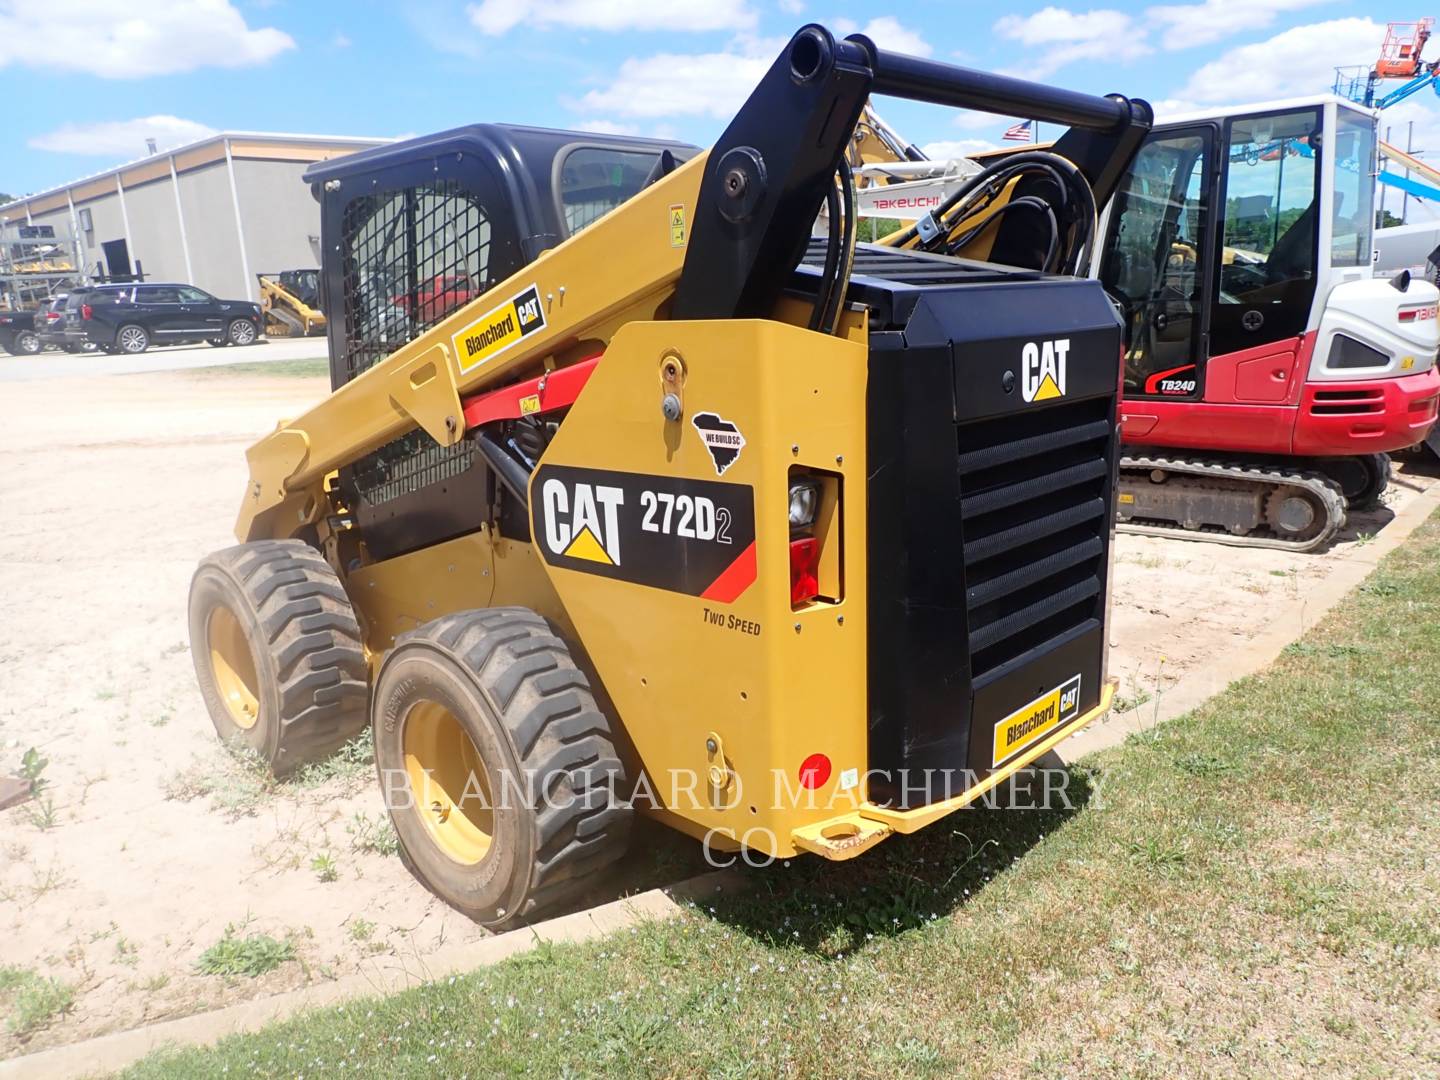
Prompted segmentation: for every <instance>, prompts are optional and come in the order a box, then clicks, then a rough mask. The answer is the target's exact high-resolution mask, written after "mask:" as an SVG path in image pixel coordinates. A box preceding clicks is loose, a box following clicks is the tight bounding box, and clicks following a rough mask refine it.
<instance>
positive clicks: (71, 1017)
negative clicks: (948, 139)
mask: <svg viewBox="0 0 1440 1080" xmlns="http://www.w3.org/2000/svg"><path fill="white" fill-rule="evenodd" d="M325 392H326V386H325V384H324V383H323V382H322V381H321V380H318V379H308V378H277V377H274V376H255V375H249V376H244V377H241V376H226V375H215V374H199V373H173V374H164V375H155V374H149V375H130V376H119V377H114V378H108V379H99V380H90V381H85V382H81V381H72V380H69V379H54V380H44V381H34V382H27V383H23V384H15V385H12V386H8V387H6V388H5V390H4V393H3V395H0V512H3V520H4V526H3V528H0V597H3V598H4V606H3V614H4V618H3V620H0V773H8V772H10V771H11V770H12V769H13V768H14V767H15V766H17V765H18V764H19V761H20V758H21V755H22V754H23V753H24V752H25V750H26V749H27V748H29V747H32V746H33V747H35V748H37V749H38V750H39V752H40V754H41V755H43V756H44V757H45V758H47V759H48V765H47V766H46V768H45V770H44V772H43V778H44V779H45V780H46V781H47V782H48V786H47V788H46V791H45V795H46V797H47V798H46V800H42V801H41V802H38V803H37V802H33V801H32V802H31V803H28V804H25V805H22V806H19V807H16V808H13V809H11V810H7V811H4V812H3V813H0V967H3V966H4V965H17V966H20V967H24V968H30V969H34V970H35V971H37V972H38V973H39V974H40V975H42V976H46V977H54V978H58V979H60V980H63V981H64V982H66V983H69V984H71V985H73V986H74V987H75V990H76V996H75V1005H74V1008H73V1010H72V1011H71V1012H70V1013H69V1014H68V1015H66V1016H65V1017H63V1018H62V1019H60V1020H59V1021H57V1022H56V1023H54V1024H53V1025H51V1026H49V1027H46V1028H43V1029H41V1030H39V1031H38V1032H36V1033H34V1034H33V1036H31V1037H30V1038H29V1039H28V1041H24V1042H22V1041H21V1040H20V1039H18V1038H16V1037H15V1036H13V1035H12V1034H10V1033H9V1032H7V1031H3V1030H0V1058H4V1057H9V1056H13V1055H16V1054H19V1053H24V1052H27V1051H31V1050H35V1049H39V1048H41V1047H43V1046H47V1045H54V1044H57V1043H64V1042H71V1041H75V1040H78V1039H81V1038H85V1037H88V1036H91V1035H95V1034H100V1033H102V1032H105V1031H109V1030H115V1029H119V1028H124V1027H131V1026H134V1025H137V1024H141V1023H148V1022H153V1021H155V1020H159V1019H163V1018H168V1017H173V1016H177V1015H182V1014H185V1013H190V1012H195V1011H199V1010H202V1009H207V1008H212V1007H215V1006H218V1005H221V1004H228V1003H230V1002H233V1001H236V1000H240V999H243V998H247V997H251V996H255V995H257V994H264V993H269V992H274V991H277V990H280V989H288V988H290V987H293V986H297V985H301V984H304V983H306V982H308V981H313V980H320V979H327V978H335V977H338V976H341V975H345V974H349V973H351V972H354V971H357V970H363V969H364V966H365V965H367V964H376V963H381V964H387V965H388V964H397V965H406V966H409V967H412V968H415V969H418V970H423V968H424V964H425V958H426V956H427V955H428V954H431V953H433V952H434V951H435V950H436V949H437V948H438V947H440V946H441V945H442V944H443V943H446V942H453V941H457V940H458V941H465V940H470V939H474V938H477V937H480V936H483V935H484V931H482V930H481V929H479V928H478V927H476V926H475V925H474V924H472V923H470V922H469V921H467V920H465V919H463V918H462V917H460V916H458V915H456V914H455V913H454V912H452V911H450V910H449V909H448V908H446V907H445V906H444V905H442V904H440V903H439V902H438V901H435V900H434V899H432V898H431V897H430V895H429V894H428V893H427V892H426V891H425V890H424V889H423V888H421V887H420V886H419V885H418V884H416V883H415V882H414V881H413V879H412V878H411V877H410V875H409V874H408V873H407V872H406V871H405V869H404V868H403V867H402V866H401V864H400V861H399V860H398V859H397V858H395V857H394V856H393V854H391V853H390V852H389V850H388V848H387V840H388V839H389V836H388V827H387V826H385V825H384V817H383V808H382V806H381V803H380V798H379V793H378V791H377V790H376V788H375V785H374V783H373V773H372V772H371V771H370V767H369V766H368V765H365V764H363V763H358V764H357V763H353V762H352V763H348V764H347V763H343V762H342V763H340V764H339V765H335V766H333V767H331V768H328V769H326V770H325V771H323V772H322V773H317V774H314V775H311V776H309V777H308V778H306V779H302V781H300V782H299V783H293V784H287V785H284V786H283V787H280V788H278V789H277V788H275V787H274V786H273V785H269V784H267V783H266V782H265V781H264V780H263V778H261V777H260V776H259V774H257V773H254V772H251V771H247V770H246V769H245V768H243V767H242V766H240V765H237V764H236V763H235V762H234V761H233V760H232V759H231V758H230V757H229V756H228V755H226V754H225V752H224V751H223V750H222V749H221V748H220V747H219V746H218V745H217V743H216V741H215V739H214V734H213V729H212V727H211V725H210V722H209V720H208V718H207V716H206V714H205V711H204V707H203V705H202V703H201V700H200V696H199V694H198V692H197V691H196V689H195V685H194V673H193V669H192V666H191V659H190V655H189V651H188V645H187V631H186V626H185V600H186V591H187V587H188V584H189V579H190V575H191V572H192V571H193V568H194V566H195V562H196V559H197V558H198V557H199V556H201V555H203V554H204V553H205V552H207V551H210V550H213V549H215V548H219V547H223V546H225V545H227V544H230V543H233V542H234V541H233V537H232V535H231V533H230V527H231V524H232V522H233V521H234V517H235V512H236V509H237V507H238V505H239V499H240V494H241V492H242V489H243V484H244V479H245V465H244V456H243V450H244V448H245V446H246V445H248V444H249V443H250V442H252V441H253V440H254V438H255V437H256V436H257V435H258V434H259V433H262V432H263V431H265V430H267V429H269V428H270V427H271V425H273V424H274V422H275V421H276V420H277V419H278V418H280V417H283V416H287V415H294V414H295V413H297V412H298V411H300V410H301V409H303V408H304V407H305V406H306V405H307V404H309V403H310V402H312V401H314V400H316V399H318V398H319V397H321V396H323V395H324V393H325ZM1397 479H1398V483H1397V484H1396V485H1394V486H1392V488H1391V491H1390V493H1389V495H1388V498H1389V500H1390V501H1391V503H1392V506H1393V505H1398V504H1399V502H1401V501H1403V500H1405V499H1407V498H1409V497H1412V496H1413V493H1414V491H1415V490H1417V488H1418V486H1420V485H1423V484H1427V483H1429V482H1431V481H1429V480H1428V479H1425V478H1423V477H1411V476H1408V475H1404V474H1402V475H1401V476H1399V477H1398V478H1397ZM1391 516H1392V514H1391V512H1390V510H1389V509H1382V510H1380V511H1378V512H1376V513H1373V514H1369V515H1366V516H1364V517H1363V518H1359V519H1357V520H1356V521H1354V522H1353V523H1352V525H1351V526H1350V528H1349V530H1348V532H1347V534H1346V539H1345V541H1344V543H1363V542H1365V541H1364V537H1366V536H1368V535H1373V534H1374V533H1375V532H1376V531H1378V530H1379V529H1380V528H1382V527H1383V526H1384V524H1385V522H1386V521H1388V520H1389V519H1390V517H1391ZM1326 566H1327V560H1326V559H1325V558H1324V557H1317V556H1304V555H1289V554H1286V553H1283V552H1274V551H1241V550H1237V549H1233V548H1225V547H1220V546H1215V545H1207V544H1196V543H1187V542H1182V541H1174V540H1164V539H1157V538H1151V537H1136V536H1127V537H1122V538H1121V540H1120V542H1119V545H1118V550H1117V554H1116V575H1115V576H1116V588H1115V604H1114V632H1113V635H1112V641H1113V645H1114V654H1113V657H1112V661H1111V671H1112V673H1114V674H1118V675H1120V676H1121V677H1122V679H1123V680H1124V683H1125V685H1124V686H1123V687H1122V692H1123V693H1124V694H1125V695H1126V696H1127V699H1128V702H1127V703H1129V704H1133V703H1134V702H1136V701H1140V700H1143V699H1144V697H1145V696H1146V695H1147V694H1151V693H1153V692H1154V689H1155V685H1156V680H1157V678H1158V679H1159V680H1160V683H1161V686H1162V689H1163V686H1166V685H1170V684H1172V683H1173V681H1174V680H1176V679H1178V678H1179V677H1181V676H1183V674H1184V673H1185V672H1186V671H1187V670H1190V669H1192V668H1193V667H1195V666H1196V665H1197V664H1199V663H1202V662H1203V661H1204V659H1205V658H1206V657H1207V656H1213V655H1215V654H1216V653H1217V652H1220V651H1222V650H1224V649H1226V648H1228V647H1230V646H1232V645H1234V644H1236V643H1240V642H1243V641H1244V640H1245V639H1246V638H1248V637H1251V636H1253V635H1254V634H1255V633H1256V632H1257V631H1258V630H1260V629H1263V626H1264V621H1265V610H1266V604H1267V602H1270V601H1273V600H1275V599H1278V598H1286V597H1293V596H1298V595H1303V594H1304V592H1305V591H1306V590H1307V588H1309V587H1311V586H1312V585H1313V583H1314V582H1316V581H1317V580H1319V579H1320V578H1322V577H1323V576H1324V574H1325V573H1326ZM646 857H647V858H648V859H649V860H650V862H651V863H652V864H654V863H655V862H656V860H657V857H656V856H655V855H654V854H653V853H651V854H648V855H647V856H646ZM652 869H653V866H652ZM612 895H613V894H612ZM227 926H234V927H236V928H243V930H240V931H239V932H241V933H251V932H256V933H266V934H269V935H271V936H273V937H275V938H277V939H280V940H288V941H289V942H290V944H291V945H292V946H293V949H294V953H295V957H296V959H295V961H294V962H289V963H284V964H282V965H281V966H280V967H279V968H278V969H276V970H274V971H272V972H270V973H269V974H266V975H262V976H261V977H259V978H258V979H247V978H242V979H238V980H231V981H227V980H226V979H225V978H223V977H221V976H217V975H205V974H201V973H200V972H199V971H198V970H197V968H196V963H197V960H198V958H199V956H200V954H201V953H202V952H203V951H204V950H206V949H207V948H209V947H210V946H212V945H214V944H215V943H216V942H217V941H219V940H220V939H221V937H222V935H223V934H224V933H225V931H226V927H227Z"/></svg>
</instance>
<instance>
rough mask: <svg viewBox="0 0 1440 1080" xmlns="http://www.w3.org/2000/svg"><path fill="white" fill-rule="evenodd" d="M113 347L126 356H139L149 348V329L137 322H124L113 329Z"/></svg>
mask: <svg viewBox="0 0 1440 1080" xmlns="http://www.w3.org/2000/svg"><path fill="white" fill-rule="evenodd" d="M115 348H116V350H117V351H118V352H122V353H125V354H126V355H127V356H139V355H140V354H141V353H143V352H144V351H145V350H146V349H148V348H150V331H148V330H146V329H145V328H144V327H143V326H141V325H139V324H138V323H126V324H125V325H124V326H122V327H120V329H119V330H116V331H115Z"/></svg>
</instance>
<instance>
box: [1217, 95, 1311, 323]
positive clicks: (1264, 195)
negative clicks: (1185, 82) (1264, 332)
mask: <svg viewBox="0 0 1440 1080" xmlns="http://www.w3.org/2000/svg"><path fill="white" fill-rule="evenodd" d="M1318 120H1319V117H1318V116H1317V115H1316V114H1315V112H1313V111H1311V110H1308V109H1307V110H1306V111H1304V112H1296V113H1285V114H1280V115H1272V116H1261V117H1245V118H1243V119H1239V120H1234V121H1231V124H1230V153H1229V164H1228V177H1227V183H1226V188H1225V254H1224V260H1223V265H1222V267H1221V272H1220V297H1219V299H1220V303H1222V304H1253V303H1255V302H1256V300H1257V299H1260V298H1262V297H1263V298H1265V299H1273V295H1274V294H1276V293H1277V292H1278V291H1279V289H1280V288H1281V287H1283V286H1284V284H1285V283H1287V282H1301V281H1309V280H1311V279H1313V277H1314V275H1315V233H1316V228H1315V226H1316V218H1317V216H1318V215H1317V209H1318V205H1319V201H1320V198H1319V195H1320V193H1319V185H1318V184H1317V183H1316V181H1317V179H1318V174H1317V170H1316V159H1317V157H1318V156H1319V154H1318V153H1317V144H1318V143H1319V141H1320V140H1319V139H1318V138H1316V136H1317V135H1318V134H1319V132H1318V130H1317V128H1318Z"/></svg>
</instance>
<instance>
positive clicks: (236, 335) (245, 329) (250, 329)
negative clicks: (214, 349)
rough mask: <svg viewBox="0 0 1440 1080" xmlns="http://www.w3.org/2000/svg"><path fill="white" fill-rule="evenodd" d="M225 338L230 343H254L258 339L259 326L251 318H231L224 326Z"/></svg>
mask: <svg viewBox="0 0 1440 1080" xmlns="http://www.w3.org/2000/svg"><path fill="white" fill-rule="evenodd" d="M225 340H226V341H228V342H230V344H232V345H254V344H255V342H257V341H259V340H260V327H258V326H256V325H255V323H254V321H253V320H251V319H232V320H231V321H230V325H229V326H227V327H226V328H225Z"/></svg>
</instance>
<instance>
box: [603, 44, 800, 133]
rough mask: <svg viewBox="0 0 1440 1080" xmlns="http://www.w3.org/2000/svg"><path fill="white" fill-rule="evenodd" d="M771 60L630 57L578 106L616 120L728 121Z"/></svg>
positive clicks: (724, 56) (728, 54) (669, 55)
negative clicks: (675, 118)
mask: <svg viewBox="0 0 1440 1080" xmlns="http://www.w3.org/2000/svg"><path fill="white" fill-rule="evenodd" d="M773 60H774V58H773V57H769V56H766V57H760V56H746V55H741V54H739V53H734V52H719V53H700V54H695V55H683V54H675V53H659V54H657V55H655V56H646V57H641V58H635V57H632V58H630V59H628V60H626V61H625V62H624V63H622V64H621V65H620V70H619V72H617V73H616V76H615V79H614V81H613V82H611V83H610V85H609V86H606V87H604V88H602V89H600V90H591V91H590V92H589V93H588V94H586V95H585V96H584V97H583V98H582V99H581V100H580V102H579V105H580V107H581V108H583V109H585V110H586V111H589V112H596V113H608V114H611V115H619V116H645V117H653V116H714V117H718V118H719V119H722V120H728V119H729V118H730V117H732V116H734V115H735V111H736V110H737V109H739V107H740V105H741V103H743V102H744V100H745V99H746V97H748V96H749V94H750V91H751V90H753V89H755V84H756V83H758V82H759V81H760V78H761V76H763V75H764V74H765V72H766V71H768V70H769V68H770V64H771V63H772V62H773Z"/></svg>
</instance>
